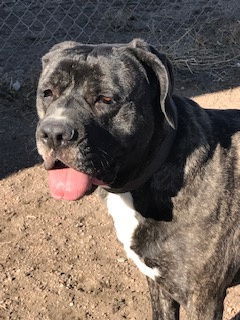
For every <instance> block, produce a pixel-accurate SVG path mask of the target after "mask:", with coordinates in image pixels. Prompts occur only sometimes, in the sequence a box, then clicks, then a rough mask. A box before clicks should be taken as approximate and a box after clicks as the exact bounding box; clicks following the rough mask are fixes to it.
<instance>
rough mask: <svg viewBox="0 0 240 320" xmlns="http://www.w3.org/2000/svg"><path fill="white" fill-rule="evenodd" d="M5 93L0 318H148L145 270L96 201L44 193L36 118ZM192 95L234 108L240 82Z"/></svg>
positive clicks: (237, 296)
mask: <svg viewBox="0 0 240 320" xmlns="http://www.w3.org/2000/svg"><path fill="white" fill-rule="evenodd" d="M179 91H182V92H183V93H185V92H188V88H185V87H184V86H183V87H181V88H179ZM10 98H11V97H10V96H6V95H5V96H4V97H3V96H0V100H1V114H0V116H1V131H0V139H1V145H0V147H1V151H0V152H1V161H2V160H3V163H2V168H3V169H2V173H1V177H2V180H1V181H0V203H1V208H0V211H1V215H0V319H1V320H6V319H9V320H17V319H19V320H20V319H21V320H23V319H24V320H77V319H78V320H85V319H96V320H97V319H101V320H109V319H111V320H120V319H129V320H134V319H135V320H140V319H141V320H148V319H150V318H151V310H150V302H149V296H148V290H147V284H146V280H145V277H144V276H143V275H142V274H140V272H139V271H138V270H137V269H136V267H135V266H134V265H133V263H132V262H131V261H128V260H127V259H126V256H125V253H124V251H123V249H122V248H121V245H120V244H119V243H118V242H117V240H116V236H115V232H114V228H113V223H112V221H111V218H110V217H109V216H108V215H107V212H106V210H105V208H104V206H103V205H102V203H101V201H100V200H99V199H98V198H97V195H94V194H93V195H91V196H87V197H85V198H84V199H82V200H79V201H77V202H65V201H56V200H54V199H52V198H51V197H50V196H49V193H48V188H47V173H46V171H45V170H44V169H43V167H42V165H39V164H36V163H37V162H38V161H39V159H38V158H37V156H36V151H35V150H34V128H35V117H34V115H32V112H30V111H29V109H27V107H26V109H25V110H24V111H23V109H24V108H21V109H19V108H18V106H17V99H14V98H12V101H11V99H10ZM195 100H196V101H197V102H198V103H200V104H201V105H202V106H205V107H215V108H220V107H224V108H228V107H231V108H240V103H239V100H240V87H238V88H235V89H229V90H226V91H224V92H217V93H213V94H206V95H202V96H198V97H195ZM19 169H20V170H19ZM18 170H19V171H18ZM16 171H18V172H17V173H16ZM182 314H183V319H185V317H184V312H182ZM230 319H231V320H233V319H234V320H237V319H240V287H235V288H233V289H230V290H229V294H228V296H227V298H226V303H225V313H224V320H230ZM206 320H207V319H206Z"/></svg>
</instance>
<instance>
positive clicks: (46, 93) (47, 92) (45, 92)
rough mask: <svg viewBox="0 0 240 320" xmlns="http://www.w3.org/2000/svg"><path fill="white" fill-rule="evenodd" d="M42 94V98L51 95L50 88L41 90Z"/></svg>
mask: <svg viewBox="0 0 240 320" xmlns="http://www.w3.org/2000/svg"><path fill="white" fill-rule="evenodd" d="M43 96H44V98H47V97H52V96H53V92H52V90H51V89H47V90H44V91H43Z"/></svg>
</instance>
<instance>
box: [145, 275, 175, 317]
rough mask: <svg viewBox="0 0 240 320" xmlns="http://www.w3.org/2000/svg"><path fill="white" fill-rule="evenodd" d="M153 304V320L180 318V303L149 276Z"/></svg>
mask: <svg viewBox="0 0 240 320" xmlns="http://www.w3.org/2000/svg"><path fill="white" fill-rule="evenodd" d="M147 281H148V287H149V291H150V297H151V304H152V320H178V319H179V304H178V303H177V302H176V301H175V300H173V299H172V298H171V297H170V296H169V295H168V294H167V293H166V292H165V291H164V290H163V289H161V287H160V286H159V284H158V283H157V282H155V281H153V280H152V279H150V278H148V277H147Z"/></svg>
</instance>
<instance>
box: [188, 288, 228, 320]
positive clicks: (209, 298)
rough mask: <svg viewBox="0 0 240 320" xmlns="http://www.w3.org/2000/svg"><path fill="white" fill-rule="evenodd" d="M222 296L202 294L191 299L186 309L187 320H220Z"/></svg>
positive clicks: (221, 315)
mask: <svg viewBox="0 0 240 320" xmlns="http://www.w3.org/2000/svg"><path fill="white" fill-rule="evenodd" d="M224 297H225V295H224V296H218V297H216V296H213V295H209V294H206V295H204V296H203V292H201V294H200V295H196V296H194V297H192V299H191V300H190V301H189V303H188V306H187V308H186V316H187V317H186V318H187V319H188V320H222V317H223V303H224Z"/></svg>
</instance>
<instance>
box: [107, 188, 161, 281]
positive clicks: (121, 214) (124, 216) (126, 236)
mask: <svg viewBox="0 0 240 320" xmlns="http://www.w3.org/2000/svg"><path fill="white" fill-rule="evenodd" d="M107 208H108V212H109V214H110V215H111V216H112V218H113V222H114V226H115V229H116V234H117V237H118V240H119V241H120V242H121V243H122V244H123V246H124V249H125V251H126V253H127V256H128V257H129V258H130V259H132V260H133V262H134V263H135V264H136V265H137V267H138V269H139V270H140V271H141V272H142V273H144V274H145V275H146V276H148V277H149V278H151V279H153V280H155V277H157V276H159V272H158V270H157V269H156V268H153V269H152V268H149V267H148V266H146V265H145V263H144V262H142V261H141V259H140V258H139V256H138V255H137V254H136V253H135V252H134V251H133V250H132V249H131V244H132V237H133V234H134V232H135V230H136V229H137V227H138V225H139V223H140V222H141V220H142V221H143V219H144V218H143V217H142V216H141V215H140V214H139V213H138V212H137V211H136V210H135V209H134V207H133V199H132V195H131V193H130V192H126V193H121V194H114V193H109V194H108V195H107ZM143 241H144V239H143Z"/></svg>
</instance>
